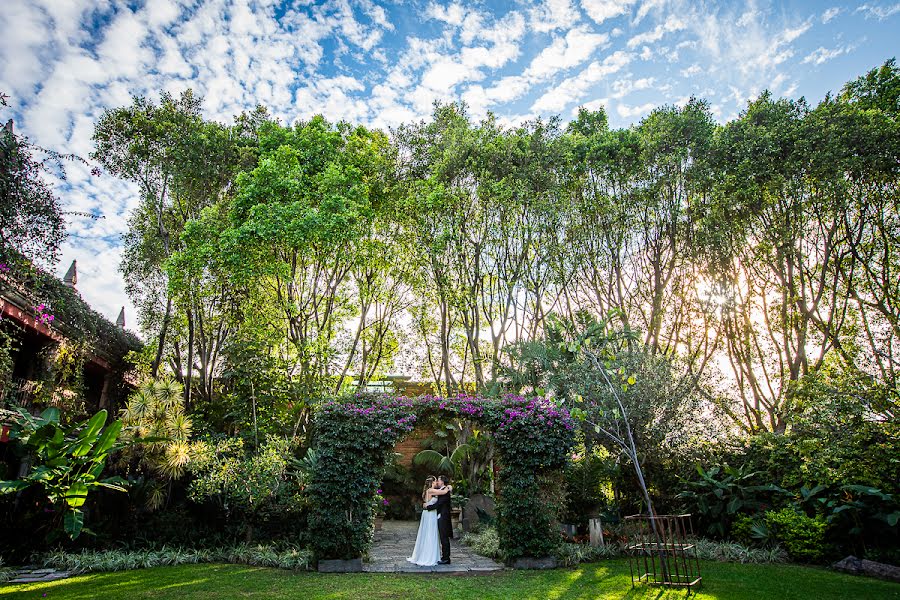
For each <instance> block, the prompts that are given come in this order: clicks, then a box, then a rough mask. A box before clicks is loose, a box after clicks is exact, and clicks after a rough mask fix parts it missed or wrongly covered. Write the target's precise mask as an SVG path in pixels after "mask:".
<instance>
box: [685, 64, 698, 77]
mask: <svg viewBox="0 0 900 600" xmlns="http://www.w3.org/2000/svg"><path fill="white" fill-rule="evenodd" d="M702 72H703V67H701V66H700V65H698V64H697V63H694V64H692V65H691V66H689V67H687V68H686V69H682V70H681V76H682V77H693V76H694V75H699V74H700V73H702Z"/></svg>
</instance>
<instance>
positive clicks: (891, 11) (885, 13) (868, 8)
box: [856, 2, 900, 21]
mask: <svg viewBox="0 0 900 600" xmlns="http://www.w3.org/2000/svg"><path fill="white" fill-rule="evenodd" d="M856 12H861V13H863V14H864V15H865V17H866V18H867V19H869V18H875V19H878V20H879V21H883V20H885V19H887V18H890V17H893V16H894V15H896V14H897V13H900V2H898V3H896V4H891V5H887V6H875V5H871V4H863V5H862V6H860V7H859V8H857V9H856Z"/></svg>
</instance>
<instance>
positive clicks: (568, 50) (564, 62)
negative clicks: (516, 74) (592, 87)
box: [525, 29, 609, 79]
mask: <svg viewBox="0 0 900 600" xmlns="http://www.w3.org/2000/svg"><path fill="white" fill-rule="evenodd" d="M607 40H609V36H608V35H607V34H605V33H593V32H590V31H587V30H585V29H572V30H571V31H569V32H568V33H567V34H566V36H565V37H564V38H556V39H555V40H553V43H552V44H550V45H549V46H547V47H546V48H544V49H543V50H541V52H540V53H539V54H538V55H537V56H535V57H534V59H533V60H532V61H531V65H529V67H528V69H527V70H526V71H525V76H526V77H533V78H538V79H542V78H544V77H547V76H549V75H553V74H555V73H557V72H560V71H564V70H566V69H570V68H572V67H574V66H576V65H579V64H581V63H583V62H584V61H586V60H587V59H588V58H590V57H591V56H592V55H593V54H594V52H595V51H596V50H597V49H598V48H600V47H601V46H603V45H605V44H606V42H607Z"/></svg>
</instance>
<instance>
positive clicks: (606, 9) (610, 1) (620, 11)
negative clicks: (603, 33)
mask: <svg viewBox="0 0 900 600" xmlns="http://www.w3.org/2000/svg"><path fill="white" fill-rule="evenodd" d="M636 2H637V0H581V7H582V8H583V9H584V12H586V13H587V15H588V16H589V17H590V18H592V19H593V20H594V21H595V22H596V23H597V24H600V23H603V22H604V21H606V20H608V19H612V18H614V17H619V16H621V15H624V14H627V13H629V12H630V11H631V7H632V6H634V4H636Z"/></svg>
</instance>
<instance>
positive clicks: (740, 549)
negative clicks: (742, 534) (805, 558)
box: [694, 538, 787, 564]
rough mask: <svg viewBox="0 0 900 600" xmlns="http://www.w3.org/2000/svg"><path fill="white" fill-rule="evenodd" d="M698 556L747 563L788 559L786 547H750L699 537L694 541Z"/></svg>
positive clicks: (777, 561) (720, 560)
mask: <svg viewBox="0 0 900 600" xmlns="http://www.w3.org/2000/svg"><path fill="white" fill-rule="evenodd" d="M694 548H695V551H696V552H697V558H699V559H700V560H714V561H717V562H737V563H746V564H766V563H782V562H785V561H787V553H786V552H785V551H784V549H782V548H780V547H778V546H775V547H772V548H748V547H747V546H744V545H742V544H737V543H735V542H717V541H715V540H707V539H702V538H701V539H698V540H696V541H695V542H694Z"/></svg>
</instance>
